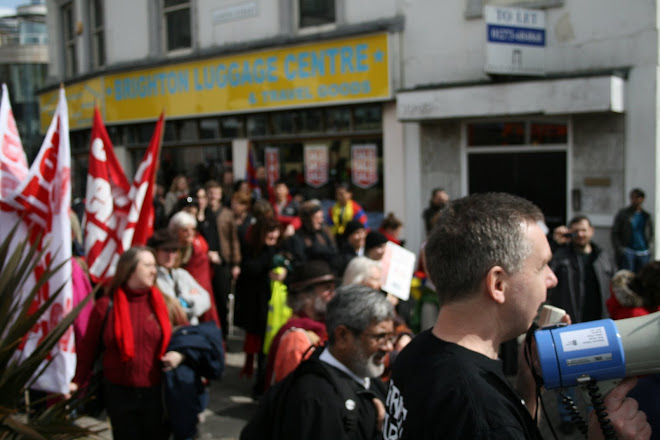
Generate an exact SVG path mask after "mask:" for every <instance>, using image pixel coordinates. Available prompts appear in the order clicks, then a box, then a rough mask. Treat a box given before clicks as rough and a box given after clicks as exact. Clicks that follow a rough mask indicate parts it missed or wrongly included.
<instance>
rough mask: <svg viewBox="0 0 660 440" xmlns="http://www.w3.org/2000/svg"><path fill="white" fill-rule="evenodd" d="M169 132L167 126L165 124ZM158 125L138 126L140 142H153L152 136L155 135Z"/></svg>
mask: <svg viewBox="0 0 660 440" xmlns="http://www.w3.org/2000/svg"><path fill="white" fill-rule="evenodd" d="M165 127H166V128H165V129H166V130H167V124H165ZM154 128H156V123H155V122H153V123H148V124H140V125H138V141H139V142H140V143H142V144H148V143H149V141H150V140H151V135H153V134H154Z"/></svg>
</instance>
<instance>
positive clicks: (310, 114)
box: [298, 109, 323, 133]
mask: <svg viewBox="0 0 660 440" xmlns="http://www.w3.org/2000/svg"><path fill="white" fill-rule="evenodd" d="M298 114H299V118H298V132H300V133H317V132H321V131H323V110H320V109H310V110H302V111H300V112H298Z"/></svg>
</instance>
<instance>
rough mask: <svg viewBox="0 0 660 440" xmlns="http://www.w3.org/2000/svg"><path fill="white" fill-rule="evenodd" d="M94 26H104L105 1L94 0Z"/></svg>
mask: <svg viewBox="0 0 660 440" xmlns="http://www.w3.org/2000/svg"><path fill="white" fill-rule="evenodd" d="M94 26H95V27H100V26H103V0H94Z"/></svg>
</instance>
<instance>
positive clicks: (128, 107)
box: [39, 33, 392, 131]
mask: <svg viewBox="0 0 660 440" xmlns="http://www.w3.org/2000/svg"><path fill="white" fill-rule="evenodd" d="M389 64H390V62H389V52H388V36H387V33H379V34H371V35H361V36H355V37H350V38H344V39H340V40H330V41H321V42H314V43H308V44H301V45H297V46H288V47H279V48H276V49H268V50H262V51H256V52H247V53H241V54H235V55H228V56H222V57H215V58H207V59H204V60H196V61H189V62H184V63H176V64H170V65H167V66H158V67H153V68H146V69H140V70H133V71H129V72H120V73H114V74H108V75H99V76H97V77H95V78H92V79H90V80H86V81H81V82H77V83H74V84H71V85H69V86H67V87H66V95H67V99H68V101H69V105H70V108H71V109H79V110H80V111H78V112H76V111H70V128H71V129H76V128H85V127H89V126H91V118H92V113H93V108H94V104H95V103H96V104H97V105H98V106H99V108H101V112H102V113H103V116H104V120H105V122H106V123H107V124H116V123H126V122H131V123H132V122H138V121H149V120H155V119H156V118H157V117H158V115H159V114H160V113H161V112H162V111H163V110H165V114H166V116H167V117H172V118H184V117H194V116H197V115H214V114H225V113H239V112H253V111H264V110H269V109H283V108H297V107H309V106H323V105H336V104H342V103H354V102H364V101H382V100H387V99H391V97H392V94H391V87H390V73H389V71H390V69H389ZM56 95H57V90H53V91H51V92H47V93H44V94H41V95H40V96H39V105H40V112H41V126H42V130H44V131H45V130H46V128H47V124H48V123H49V122H50V119H51V115H52V112H53V111H54V105H55V103H56V101H57V97H56Z"/></svg>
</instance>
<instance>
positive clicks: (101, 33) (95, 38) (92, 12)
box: [89, 0, 107, 68]
mask: <svg viewBox="0 0 660 440" xmlns="http://www.w3.org/2000/svg"><path fill="white" fill-rule="evenodd" d="M99 7H100V8H99ZM104 8H105V1H104V0H91V1H90V2H89V23H90V25H89V33H90V52H91V60H92V66H93V67H94V68H99V67H104V66H105V65H106V64H107V56H106V50H105V49H106V48H105V10H104ZM99 9H100V11H101V13H100V18H101V20H100V24H98V25H97V19H98V18H99V16H98V12H99ZM99 39H100V40H101V41H100V42H99ZM99 45H100V46H99ZM99 47H101V49H102V50H101V51H99Z"/></svg>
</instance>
